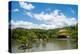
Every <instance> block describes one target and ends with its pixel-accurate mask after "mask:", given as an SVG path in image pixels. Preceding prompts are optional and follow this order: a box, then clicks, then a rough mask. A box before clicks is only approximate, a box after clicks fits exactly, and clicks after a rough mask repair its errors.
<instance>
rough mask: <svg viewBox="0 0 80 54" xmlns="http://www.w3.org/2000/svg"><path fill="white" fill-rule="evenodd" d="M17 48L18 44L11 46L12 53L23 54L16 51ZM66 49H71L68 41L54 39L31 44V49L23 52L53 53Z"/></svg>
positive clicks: (20, 51)
mask: <svg viewBox="0 0 80 54" xmlns="http://www.w3.org/2000/svg"><path fill="white" fill-rule="evenodd" d="M19 46H20V44H18V43H15V44H12V52H13V53H23V52H24V50H20V49H18V47H19ZM68 49H73V47H72V44H71V41H70V39H56V40H49V41H42V42H36V43H32V48H31V49H26V50H25V52H39V51H54V50H68Z"/></svg>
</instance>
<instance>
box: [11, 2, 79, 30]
mask: <svg viewBox="0 0 80 54" xmlns="http://www.w3.org/2000/svg"><path fill="white" fill-rule="evenodd" d="M77 9H78V7H77V5H68V4H67V5H64V4H50V3H32V2H17V1H16V2H12V3H11V24H12V27H13V28H16V27H23V28H42V29H51V28H52V29H53V28H59V27H64V26H72V25H76V23H77V18H78V16H77V15H78V10H77Z"/></svg>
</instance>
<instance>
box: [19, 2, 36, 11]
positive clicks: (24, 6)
mask: <svg viewBox="0 0 80 54" xmlns="http://www.w3.org/2000/svg"><path fill="white" fill-rule="evenodd" d="M19 4H20V7H22V8H24V9H26V10H32V9H34V8H35V7H34V6H33V5H32V4H31V3H26V2H22V1H20V2H19Z"/></svg>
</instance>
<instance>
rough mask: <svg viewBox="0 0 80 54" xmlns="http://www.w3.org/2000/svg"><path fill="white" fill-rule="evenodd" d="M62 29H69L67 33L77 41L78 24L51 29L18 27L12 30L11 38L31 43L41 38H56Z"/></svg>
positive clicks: (23, 42)
mask: <svg viewBox="0 0 80 54" xmlns="http://www.w3.org/2000/svg"><path fill="white" fill-rule="evenodd" d="M61 29H65V30H67V33H69V35H70V37H71V38H72V39H75V40H76V42H77V39H78V36H77V34H78V31H77V30H78V29H77V25H76V26H71V27H64V28H56V29H49V30H44V29H20V28H16V29H12V30H11V38H12V39H13V40H17V41H18V42H20V43H22V44H26V43H31V42H33V41H37V40H39V39H42V40H48V39H54V38H57V36H58V34H59V33H58V31H59V30H61Z"/></svg>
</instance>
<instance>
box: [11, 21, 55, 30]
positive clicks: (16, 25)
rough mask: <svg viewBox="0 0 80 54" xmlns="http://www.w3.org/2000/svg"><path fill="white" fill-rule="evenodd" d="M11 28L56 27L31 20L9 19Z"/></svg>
mask: <svg viewBox="0 0 80 54" xmlns="http://www.w3.org/2000/svg"><path fill="white" fill-rule="evenodd" d="M11 28H12V29H13V28H27V29H31V28H35V29H54V28H56V26H55V25H47V24H34V23H32V22H27V21H16V22H15V21H13V20H12V21H11Z"/></svg>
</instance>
